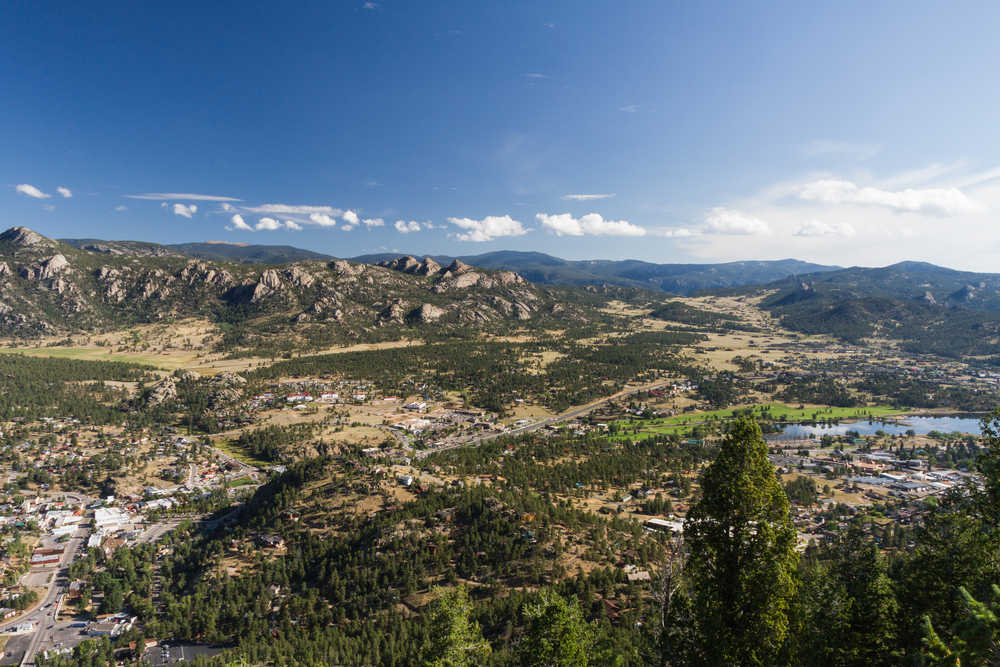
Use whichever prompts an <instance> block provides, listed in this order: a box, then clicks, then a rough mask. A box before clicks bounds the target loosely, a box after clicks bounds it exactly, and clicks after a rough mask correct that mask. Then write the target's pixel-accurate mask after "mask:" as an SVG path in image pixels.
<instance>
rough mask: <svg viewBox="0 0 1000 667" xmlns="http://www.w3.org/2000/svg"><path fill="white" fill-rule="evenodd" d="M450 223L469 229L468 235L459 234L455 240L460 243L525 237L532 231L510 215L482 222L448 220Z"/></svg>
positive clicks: (485, 219) (467, 219) (490, 217)
mask: <svg viewBox="0 0 1000 667" xmlns="http://www.w3.org/2000/svg"><path fill="white" fill-rule="evenodd" d="M448 222H450V223H451V224H453V225H456V226H458V227H461V228H462V229H468V230H469V232H468V233H466V234H457V235H456V236H455V238H457V239H458V240H459V241H474V242H482V241H492V240H493V239H494V238H497V237H501V236H524V235H525V234H527V233H528V232H529V231H530V230H528V229H525V228H524V227H523V226H522V225H521V223H520V222H518V221H517V220H514V219H512V218H511V217H510V216H509V215H505V216H493V215H490V216H487V217H485V218H483V219H482V220H472V219H471V218H448Z"/></svg>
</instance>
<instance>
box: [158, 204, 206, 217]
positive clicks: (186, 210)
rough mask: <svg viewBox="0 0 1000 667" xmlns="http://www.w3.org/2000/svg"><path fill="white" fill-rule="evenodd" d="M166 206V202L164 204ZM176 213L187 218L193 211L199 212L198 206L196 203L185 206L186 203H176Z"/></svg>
mask: <svg viewBox="0 0 1000 667" xmlns="http://www.w3.org/2000/svg"><path fill="white" fill-rule="evenodd" d="M164 206H166V204H164ZM173 210H174V213H176V214H177V215H183V216H184V217H185V218H190V217H191V214H192V213H195V212H197V210H198V207H197V206H195V205H194V204H191V205H190V206H185V205H184V204H174V209H173Z"/></svg>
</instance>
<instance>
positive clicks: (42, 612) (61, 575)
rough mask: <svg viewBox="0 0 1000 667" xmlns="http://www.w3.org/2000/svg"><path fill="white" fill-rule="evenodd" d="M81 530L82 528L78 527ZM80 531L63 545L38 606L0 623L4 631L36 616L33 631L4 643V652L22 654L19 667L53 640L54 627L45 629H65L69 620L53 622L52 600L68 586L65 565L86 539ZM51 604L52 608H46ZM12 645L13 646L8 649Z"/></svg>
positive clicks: (67, 574) (53, 604) (27, 662)
mask: <svg viewBox="0 0 1000 667" xmlns="http://www.w3.org/2000/svg"><path fill="white" fill-rule="evenodd" d="M81 528H83V527H82V526H81ZM83 532H84V531H81V530H77V531H76V533H74V534H73V535H72V537H70V539H69V542H67V543H66V550H65V552H63V557H62V559H61V560H60V561H59V567H58V568H56V569H55V570H53V575H52V579H51V581H50V582H49V588H48V591H47V592H46V593H45V595H44V596H43V597H42V598H41V599H40V600H39V601H38V603H37V604H36V605H35V606H34V607H32V608H30V609H28V610H26V611H25V613H24V614H23V615H22V616H21V618H20V619H18V620H17V621H13V622H11V623H7V624H4V625H3V626H2V627H0V632H6V631H7V630H8V629H10V628H11V627H16V626H18V625H21V624H22V623H25V622H26V621H27V618H30V617H33V616H34V617H37V619H38V620H37V621H36V625H35V627H34V629H33V630H32V631H31V632H30V633H28V634H27V635H22V636H21V637H20V638H18V639H20V641H17V642H15V641H14V639H12V640H11V642H10V643H9V644H8V647H6V650H7V651H8V652H12V651H14V650H18V651H20V650H23V651H25V654H24V660H23V661H22V663H21V664H22V665H26V664H34V658H35V654H36V653H37V652H38V649H39V645H40V644H41V643H42V641H43V640H44V639H46V638H47V637H50V636H52V637H54V636H55V633H56V631H57V628H56V627H53V628H52V630H49V629H48V628H49V626H50V625H52V626H59V627H58V631H59V632H63V631H64V630H65V628H67V627H68V626H69V621H66V622H63V623H59V624H56V623H54V622H53V621H54V620H55V619H54V617H53V614H54V611H55V601H56V599H57V598H58V597H59V596H60V595H62V593H63V592H65V590H66V586H67V585H68V583H69V566H70V565H71V564H72V563H73V561H74V560H76V556H77V553H79V551H80V549H81V547H83V546H84V545H85V544H86V539H85V538H84V536H83V534H82V533H83ZM49 605H52V606H49ZM12 644H13V646H12Z"/></svg>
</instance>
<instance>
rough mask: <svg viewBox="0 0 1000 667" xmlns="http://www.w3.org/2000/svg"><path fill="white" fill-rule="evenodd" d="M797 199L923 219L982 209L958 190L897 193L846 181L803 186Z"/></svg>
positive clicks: (938, 189) (819, 182) (934, 189)
mask: <svg viewBox="0 0 1000 667" xmlns="http://www.w3.org/2000/svg"><path fill="white" fill-rule="evenodd" d="M799 198H800V199H804V200H806V201H812V202H819V203H823V204H857V205H859V206H880V207H886V208H890V209H893V210H896V211H909V212H912V213H921V214H924V215H935V216H952V215H957V214H959V213H972V212H975V211H978V210H981V208H982V206H981V205H980V204H978V203H977V202H975V201H973V200H972V199H970V198H969V197H967V196H966V195H965V194H964V193H963V192H962V191H961V190H959V189H958V188H948V189H943V188H925V189H920V190H915V189H913V188H907V189H905V190H901V191H896V192H893V191H889V190H879V189H877V188H859V187H858V186H857V185H855V184H854V183H851V182H850V181H834V180H825V181H816V182H814V183H809V184H807V185H806V186H805V187H804V188H803V190H802V192H800V193H799Z"/></svg>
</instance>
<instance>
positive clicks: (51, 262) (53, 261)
mask: <svg viewBox="0 0 1000 667" xmlns="http://www.w3.org/2000/svg"><path fill="white" fill-rule="evenodd" d="M29 231H30V230H29ZM32 233H34V232H32ZM68 268H69V262H68V261H67V260H66V258H65V257H63V256H62V255H52V257H49V258H48V259H44V260H42V261H41V262H40V263H38V264H32V265H31V266H26V267H23V268H22V269H21V276H23V277H24V278H28V279H29V280H48V279H49V278H54V277H55V276H56V275H58V274H59V273H61V272H63V271H65V270H67V269H68Z"/></svg>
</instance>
